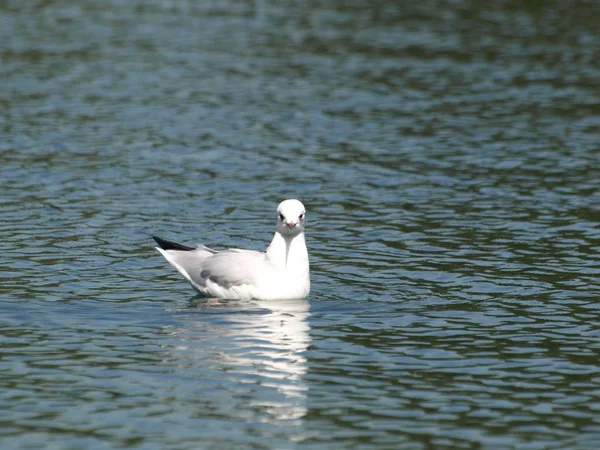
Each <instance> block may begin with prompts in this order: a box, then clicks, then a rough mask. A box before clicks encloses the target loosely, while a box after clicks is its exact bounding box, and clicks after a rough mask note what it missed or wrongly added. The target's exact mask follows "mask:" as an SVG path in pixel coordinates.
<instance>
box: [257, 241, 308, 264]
mask: <svg viewBox="0 0 600 450" xmlns="http://www.w3.org/2000/svg"><path fill="white" fill-rule="evenodd" d="M267 258H268V259H269V261H271V263H272V264H274V265H275V266H277V267H280V268H282V269H286V270H287V269H292V270H293V269H295V268H302V267H304V266H305V265H306V264H308V251H307V250H306V241H305V240H304V233H300V234H298V235H296V236H283V235H282V234H281V233H279V232H277V231H276V232H275V236H273V240H272V241H271V244H270V245H269V248H267Z"/></svg>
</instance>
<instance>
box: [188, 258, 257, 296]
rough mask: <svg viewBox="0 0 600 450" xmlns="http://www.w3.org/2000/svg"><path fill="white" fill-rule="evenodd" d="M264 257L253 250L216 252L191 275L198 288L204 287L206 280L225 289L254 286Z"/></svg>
mask: <svg viewBox="0 0 600 450" xmlns="http://www.w3.org/2000/svg"><path fill="white" fill-rule="evenodd" d="M265 257H266V255H265V254H264V253H262V252H257V251H253V250H237V249H231V250H225V251H222V252H216V253H214V254H213V255H211V256H209V257H208V258H206V259H204V260H203V261H202V264H201V265H200V267H199V268H198V269H200V270H198V269H196V271H195V272H194V273H193V275H192V274H190V275H191V277H192V280H193V281H194V283H196V284H197V285H199V286H206V280H210V281H212V282H213V283H217V284H218V285H219V286H221V287H224V288H226V289H228V288H230V287H232V286H239V285H243V284H256V283H257V278H258V273H259V271H260V270H261V269H262V268H263V266H264V264H265Z"/></svg>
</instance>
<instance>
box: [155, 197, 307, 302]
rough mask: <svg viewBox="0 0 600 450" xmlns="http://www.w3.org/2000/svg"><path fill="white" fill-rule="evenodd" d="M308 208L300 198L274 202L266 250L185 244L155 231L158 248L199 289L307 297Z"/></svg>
mask: <svg viewBox="0 0 600 450" xmlns="http://www.w3.org/2000/svg"><path fill="white" fill-rule="evenodd" d="M305 220H306V210H305V208H304V205H303V204H302V203H301V202H300V201H298V200H285V201H283V202H281V203H280V204H279V206H278V207H277V225H276V229H275V236H273V240H272V241H271V244H270V245H269V247H268V248H267V251H266V252H258V251H254V250H240V249H228V250H223V251H216V250H212V249H210V248H208V247H205V246H203V245H200V246H198V247H187V246H185V245H181V244H176V243H175V242H170V241H167V240H165V239H161V238H159V237H157V236H153V238H154V240H155V241H156V243H157V244H158V245H159V247H156V249H157V250H158V251H159V252H160V253H162V255H163V256H164V257H165V258H166V259H167V261H169V263H171V265H172V266H173V267H175V268H176V269H177V270H178V271H179V273H181V274H182V275H183V276H184V277H185V279H186V280H188V281H189V282H190V283H191V284H192V287H193V288H194V289H195V290H196V291H198V292H199V293H200V294H203V295H206V296H210V297H219V298H228V299H251V298H253V299H258V300H275V299H294V298H306V297H307V296H308V292H309V291H310V278H309V267H308V251H307V249H306V242H305V240H304V224H305Z"/></svg>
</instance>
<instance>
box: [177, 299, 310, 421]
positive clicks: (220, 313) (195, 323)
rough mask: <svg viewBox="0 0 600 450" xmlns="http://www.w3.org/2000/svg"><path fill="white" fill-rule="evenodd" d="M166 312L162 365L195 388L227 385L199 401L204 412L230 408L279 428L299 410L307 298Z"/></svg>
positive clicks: (196, 305)
mask: <svg viewBox="0 0 600 450" xmlns="http://www.w3.org/2000/svg"><path fill="white" fill-rule="evenodd" d="M172 311H176V312H177V313H176V314H174V315H173V317H174V319H176V321H177V325H176V326H175V327H173V326H170V327H169V328H168V332H169V334H171V335H172V336H174V337H175V340H174V344H175V345H173V346H172V347H171V352H170V353H169V356H170V357H169V358H167V360H166V361H167V362H168V364H169V365H170V367H171V368H172V369H173V370H174V371H175V372H176V373H178V374H181V375H182V376H186V377H187V376H188V375H189V374H190V373H192V374H193V376H194V377H196V380H197V381H196V382H197V383H198V384H199V386H200V387H201V389H202V390H206V391H207V392H218V391H219V390H223V389H226V390H227V395H210V396H208V397H206V398H204V400H205V401H207V402H209V404H208V406H207V409H208V410H218V409H219V408H222V407H225V408H231V407H232V405H233V408H234V409H235V410H236V411H237V414H243V415H244V420H258V421H261V422H264V421H266V422H270V423H277V424H281V423H284V424H286V425H290V424H292V423H294V424H297V423H298V422H291V420H293V421H297V420H301V419H302V418H303V417H304V416H305V415H306V413H307V404H306V401H307V392H308V386H307V384H306V381H305V380H304V377H305V375H306V373H307V371H308V364H307V358H306V351H307V350H308V347H309V345H310V342H311V338H310V324H309V320H308V319H309V317H310V306H309V303H308V300H306V299H294V300H282V301H278V302H271V301H259V302H256V301H245V300H244V301H241V302H240V301H236V300H233V301H221V302H219V300H217V299H215V300H214V301H211V302H205V301H204V300H202V301H199V302H198V301H197V300H195V301H192V303H191V304H190V306H188V307H186V308H183V309H180V308H175V309H174V310H172Z"/></svg>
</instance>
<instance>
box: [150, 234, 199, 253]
mask: <svg viewBox="0 0 600 450" xmlns="http://www.w3.org/2000/svg"><path fill="white" fill-rule="evenodd" d="M152 239H154V240H155V241H156V243H157V244H158V246H159V247H160V248H162V249H163V250H180V251H184V252H189V251H191V250H196V248H195V247H188V246H187V245H182V244H178V243H176V242H171V241H167V240H166V239H163V238H160V237H158V236H152Z"/></svg>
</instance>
